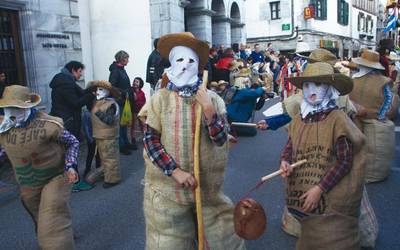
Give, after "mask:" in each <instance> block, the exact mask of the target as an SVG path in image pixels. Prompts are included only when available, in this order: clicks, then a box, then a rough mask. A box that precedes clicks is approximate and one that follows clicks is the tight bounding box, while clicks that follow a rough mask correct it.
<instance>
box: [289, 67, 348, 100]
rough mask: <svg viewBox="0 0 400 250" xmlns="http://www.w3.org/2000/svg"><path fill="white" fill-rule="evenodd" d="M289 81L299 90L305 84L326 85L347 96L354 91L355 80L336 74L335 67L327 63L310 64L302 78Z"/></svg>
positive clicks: (292, 78) (291, 78)
mask: <svg viewBox="0 0 400 250" xmlns="http://www.w3.org/2000/svg"><path fill="white" fill-rule="evenodd" d="M289 81H290V82H291V83H292V84H294V85H295V86H296V87H298V88H303V83H304V82H315V83H325V84H328V85H332V86H333V87H335V88H336V89H337V90H338V91H339V93H340V95H346V94H348V93H350V92H351V91H352V90H353V80H352V79H351V78H350V77H348V76H345V75H343V74H340V73H335V72H334V69H333V67H332V66H331V65H330V64H329V63H326V62H316V63H310V64H308V65H307V68H306V69H305V70H304V72H303V75H302V76H298V77H289Z"/></svg>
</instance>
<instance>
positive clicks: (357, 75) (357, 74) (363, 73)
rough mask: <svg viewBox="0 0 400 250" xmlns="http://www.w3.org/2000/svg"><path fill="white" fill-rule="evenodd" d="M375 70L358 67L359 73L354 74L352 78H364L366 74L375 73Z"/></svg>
mask: <svg viewBox="0 0 400 250" xmlns="http://www.w3.org/2000/svg"><path fill="white" fill-rule="evenodd" d="M373 70H374V69H373V68H369V67H365V66H362V65H358V72H356V73H354V74H353V75H352V76H351V77H352V78H359V77H363V76H365V75H366V74H368V73H369V72H371V71H373Z"/></svg>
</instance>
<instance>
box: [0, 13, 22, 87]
mask: <svg viewBox="0 0 400 250" xmlns="http://www.w3.org/2000/svg"><path fill="white" fill-rule="evenodd" d="M19 27H20V26H19V18H18V12H17V11H14V10H7V9H0V72H4V73H5V74H6V84H7V85H10V84H21V85H26V80H25V68H24V61H23V55H22V48H21V39H20V30H19Z"/></svg>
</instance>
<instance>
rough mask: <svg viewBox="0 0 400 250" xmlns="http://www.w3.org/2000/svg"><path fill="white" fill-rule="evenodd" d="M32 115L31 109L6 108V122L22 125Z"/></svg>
mask: <svg viewBox="0 0 400 250" xmlns="http://www.w3.org/2000/svg"><path fill="white" fill-rule="evenodd" d="M30 113H31V109H30V108H26V109H23V108H14V107H9V108H4V120H12V121H13V122H16V123H17V124H18V123H21V122H25V121H26V120H27V119H28V117H29V115H30Z"/></svg>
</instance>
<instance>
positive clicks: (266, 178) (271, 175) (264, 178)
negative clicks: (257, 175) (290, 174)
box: [261, 159, 307, 182]
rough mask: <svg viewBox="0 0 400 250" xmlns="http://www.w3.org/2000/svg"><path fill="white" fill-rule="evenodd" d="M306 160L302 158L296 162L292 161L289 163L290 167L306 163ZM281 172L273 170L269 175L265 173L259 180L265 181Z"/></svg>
mask: <svg viewBox="0 0 400 250" xmlns="http://www.w3.org/2000/svg"><path fill="white" fill-rule="evenodd" d="M306 162H307V160H306V159H304V160H301V161H298V162H296V163H293V164H292V165H290V167H292V168H295V167H298V166H301V165H303V164H304V163H306ZM282 173H283V171H282V170H278V171H275V172H273V173H271V174H269V175H266V176H264V177H262V178H261V181H262V182H265V181H267V180H269V179H271V178H273V177H275V176H278V175H280V174H282Z"/></svg>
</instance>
